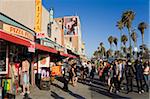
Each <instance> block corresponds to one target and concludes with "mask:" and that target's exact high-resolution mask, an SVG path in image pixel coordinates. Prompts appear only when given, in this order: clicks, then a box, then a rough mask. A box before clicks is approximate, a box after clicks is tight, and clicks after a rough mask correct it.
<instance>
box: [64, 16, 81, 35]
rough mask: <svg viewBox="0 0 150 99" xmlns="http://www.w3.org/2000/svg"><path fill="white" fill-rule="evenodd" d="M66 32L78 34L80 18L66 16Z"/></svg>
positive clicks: (66, 33) (67, 33)
mask: <svg viewBox="0 0 150 99" xmlns="http://www.w3.org/2000/svg"><path fill="white" fill-rule="evenodd" d="M64 34H65V35H78V19H77V17H75V16H73V17H64Z"/></svg>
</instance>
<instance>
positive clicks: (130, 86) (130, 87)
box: [125, 60, 134, 94]
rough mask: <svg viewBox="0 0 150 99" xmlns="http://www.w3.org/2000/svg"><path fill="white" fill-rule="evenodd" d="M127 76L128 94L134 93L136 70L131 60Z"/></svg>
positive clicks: (127, 66)
mask: <svg viewBox="0 0 150 99" xmlns="http://www.w3.org/2000/svg"><path fill="white" fill-rule="evenodd" d="M125 76H126V82H127V84H126V85H127V94H128V93H129V92H132V91H133V78H134V69H133V66H132V63H131V61H130V60H128V61H127V65H126V66H125Z"/></svg>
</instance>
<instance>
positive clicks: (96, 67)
mask: <svg viewBox="0 0 150 99" xmlns="http://www.w3.org/2000/svg"><path fill="white" fill-rule="evenodd" d="M78 72H79V75H78ZM68 73H69V80H68V81H69V83H71V84H72V85H73V86H74V87H75V86H76V84H77V80H78V78H79V79H80V80H81V82H85V81H86V79H87V78H89V79H90V80H88V82H89V84H91V83H92V82H93V79H94V75H95V74H97V75H98V77H99V81H101V82H103V83H104V84H105V85H107V86H108V87H109V88H108V91H109V92H110V93H112V92H114V93H117V94H118V93H119V92H121V90H126V92H127V94H128V93H129V92H132V91H133V85H135V86H137V90H138V93H139V94H141V93H144V92H148V91H149V85H150V61H149V60H145V61H142V59H140V58H139V59H137V60H135V61H131V60H130V59H115V60H113V61H111V62H108V61H107V60H105V61H104V60H102V59H100V60H99V64H96V63H95V61H87V62H83V63H82V65H81V66H79V67H78V66H77V64H76V63H72V64H71V65H70V66H69V68H68ZM135 82H136V83H135Z"/></svg>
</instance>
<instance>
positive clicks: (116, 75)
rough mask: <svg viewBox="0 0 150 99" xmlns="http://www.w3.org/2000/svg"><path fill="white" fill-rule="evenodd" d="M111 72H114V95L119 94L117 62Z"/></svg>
mask: <svg viewBox="0 0 150 99" xmlns="http://www.w3.org/2000/svg"><path fill="white" fill-rule="evenodd" d="M113 71H114V73H113V74H114V75H113V81H114V86H115V89H116V93H117V94H118V93H119V79H118V77H119V68H118V62H117V60H115V63H114V66H113Z"/></svg>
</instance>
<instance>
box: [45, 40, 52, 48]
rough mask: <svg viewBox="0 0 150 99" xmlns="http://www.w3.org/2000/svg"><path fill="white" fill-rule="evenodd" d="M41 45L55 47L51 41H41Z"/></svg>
mask: <svg viewBox="0 0 150 99" xmlns="http://www.w3.org/2000/svg"><path fill="white" fill-rule="evenodd" d="M42 45H44V46H48V47H51V48H54V47H55V46H54V44H53V43H51V42H46V41H43V44H42Z"/></svg>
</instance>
